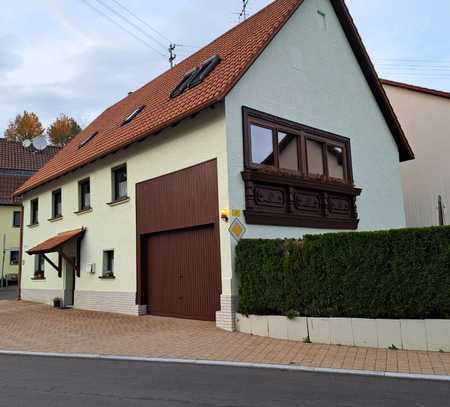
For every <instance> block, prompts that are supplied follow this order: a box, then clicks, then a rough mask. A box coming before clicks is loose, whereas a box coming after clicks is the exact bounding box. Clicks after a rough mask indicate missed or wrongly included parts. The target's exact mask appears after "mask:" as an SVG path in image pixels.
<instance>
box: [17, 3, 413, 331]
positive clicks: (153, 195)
mask: <svg viewBox="0 0 450 407" xmlns="http://www.w3.org/2000/svg"><path fill="white" fill-rule="evenodd" d="M412 158H413V153H412V150H411V148H410V147H409V145H408V142H407V140H406V138H405V136H404V134H403V131H402V129H401V127H400V125H399V123H398V121H397V119H396V116H395V114H394V113H393V110H392V108H391V106H390V104H389V101H388V99H387V98H386V95H385V93H384V91H383V88H382V86H381V85H380V82H379V79H378V77H377V75H376V73H375V71H374V69H373V66H372V64H371V62H370V60H369V57H368V55H367V53H366V51H365V49H364V47H363V45H362V43H361V40H360V37H359V36H358V34H357V32H356V28H355V26H354V25H353V22H352V19H351V17H350V15H349V12H348V10H347V8H346V6H345V4H344V2H343V1H341V0H333V1H329V0H319V1H317V0H304V1H301V0H278V1H275V2H274V3H272V4H270V5H269V6H267V7H266V8H264V9H263V10H261V11H260V12H258V13H257V14H255V15H254V16H253V17H251V18H249V19H247V20H246V21H245V22H243V23H241V24H240V25H238V26H236V27H235V28H233V29H232V30H230V31H228V32H227V33H225V34H223V35H222V36H221V37H219V38H217V39H216V40H215V41H213V42H212V43H211V44H209V45H207V46H206V47H205V48H203V49H201V50H200V51H198V52H197V53H195V54H193V55H192V56H191V57H189V58H187V59H185V60H184V61H182V62H180V63H179V64H178V65H176V66H175V67H174V68H173V69H170V70H169V71H167V72H165V73H163V74H162V75H160V76H158V77H157V78H156V79H154V80H153V81H151V82H150V83H148V84H146V85H144V86H143V87H142V88H140V89H138V90H137V91H135V92H133V93H131V94H130V95H128V96H127V97H125V98H124V99H122V100H121V101H119V102H118V103H116V104H115V105H113V106H111V107H110V108H108V109H107V110H105V111H104V112H103V113H102V114H101V115H100V116H99V117H98V118H97V119H96V120H94V121H93V122H92V123H91V124H90V125H89V126H88V127H87V128H86V129H85V130H84V131H83V132H82V133H81V134H79V135H78V136H77V137H76V138H74V139H73V140H72V141H71V142H70V143H69V144H68V145H67V146H66V147H65V148H64V149H63V150H62V151H61V152H60V153H59V154H58V155H57V156H56V157H55V159H54V160H52V161H51V162H49V163H48V164H47V165H46V166H45V167H43V168H42V169H41V170H40V171H39V172H38V173H37V174H35V175H34V176H33V177H32V178H30V179H29V180H28V181H27V182H26V183H25V184H24V185H23V186H22V187H21V188H19V189H18V190H17V191H16V194H17V195H20V196H22V197H23V200H24V211H25V212H24V213H25V221H26V226H24V239H23V245H24V251H25V252H26V253H27V255H26V256H25V258H24V265H23V269H22V276H21V280H22V298H23V299H27V300H33V301H41V302H46V303H50V302H51V301H52V299H53V298H54V297H57V296H60V297H63V300H64V303H65V304H66V305H69V306H70V305H73V306H74V307H77V308H83V309H90V310H102V311H114V312H123V313H129V314H135V315H137V314H144V313H150V314H153V315H163V316H174V317H184V318H194V319H204V320H214V319H215V320H216V324H217V326H219V327H222V328H224V329H233V328H234V317H235V314H234V311H235V307H236V302H237V298H238V297H237V288H236V287H237V283H236V277H235V275H234V268H233V253H234V248H235V245H236V239H235V237H236V238H238V237H239V236H235V237H233V236H231V233H230V231H229V229H230V227H231V225H233V227H231V229H232V231H234V232H235V233H236V232H237V234H238V235H239V234H240V235H241V234H242V232H245V234H244V237H247V238H287V237H300V236H302V235H303V234H305V233H321V232H324V231H335V230H356V229H358V230H374V229H385V228H399V227H403V226H405V219H404V209H403V198H402V191H401V180H400V161H406V160H409V159H412ZM59 202H62V204H61V205H60V204H59ZM238 220H239V221H240V222H241V223H240V225H236V224H235V223H234V222H237V221H238Z"/></svg>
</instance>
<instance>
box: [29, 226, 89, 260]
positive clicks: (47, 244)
mask: <svg viewBox="0 0 450 407" xmlns="http://www.w3.org/2000/svg"><path fill="white" fill-rule="evenodd" d="M85 231H86V229H84V228H81V229H76V230H70V231H68V232H62V233H59V234H57V235H56V236H53V237H51V238H50V239H47V240H46V241H44V242H42V243H39V244H38V245H37V246H34V247H33V248H31V249H30V250H27V253H28V254H41V253H51V252H54V251H56V250H57V249H58V248H59V247H60V246H62V245H63V244H64V243H67V242H68V241H69V240H72V239H76V238H78V237H81V236H82V235H83V234H84V232H85Z"/></svg>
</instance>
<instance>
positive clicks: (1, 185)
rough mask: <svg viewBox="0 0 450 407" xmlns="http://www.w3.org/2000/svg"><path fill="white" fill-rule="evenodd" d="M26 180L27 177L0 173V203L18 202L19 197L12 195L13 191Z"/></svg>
mask: <svg viewBox="0 0 450 407" xmlns="http://www.w3.org/2000/svg"><path fill="white" fill-rule="evenodd" d="M26 180H27V177H19V176H15V175H1V174H0V205H14V204H20V198H19V197H17V196H15V197H13V193H14V191H15V190H16V189H17V188H19V187H20V186H21V185H22V184H23V183H24V182H25V181H26Z"/></svg>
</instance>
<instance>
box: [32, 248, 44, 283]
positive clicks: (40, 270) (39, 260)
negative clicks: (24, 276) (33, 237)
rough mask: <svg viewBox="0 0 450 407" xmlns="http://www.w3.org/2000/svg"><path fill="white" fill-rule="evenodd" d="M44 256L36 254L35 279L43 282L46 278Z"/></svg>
mask: <svg viewBox="0 0 450 407" xmlns="http://www.w3.org/2000/svg"><path fill="white" fill-rule="evenodd" d="M44 261H45V260H44V256H43V255H42V254H36V255H35V256H34V279H35V280H42V279H44V278H45V269H44Z"/></svg>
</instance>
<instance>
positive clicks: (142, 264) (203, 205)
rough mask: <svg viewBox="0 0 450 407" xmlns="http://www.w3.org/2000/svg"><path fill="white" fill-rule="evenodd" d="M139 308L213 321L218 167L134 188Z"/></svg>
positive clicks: (211, 165) (216, 298) (209, 166)
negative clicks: (140, 306) (140, 305)
mask: <svg viewBox="0 0 450 407" xmlns="http://www.w3.org/2000/svg"><path fill="white" fill-rule="evenodd" d="M136 194H137V200H136V202H137V232H138V247H137V250H138V259H139V260H140V261H139V264H138V287H140V289H139V290H138V303H139V304H146V305H148V306H149V312H150V313H151V314H155V315H164V316H174V317H183V318H194V319H205V320H214V319H215V312H216V311H217V310H218V309H219V308H220V292H221V275H220V248H219V224H218V219H219V209H218V203H217V166H216V161H215V160H214V161H209V162H206V163H203V164H200V165H197V166H194V167H190V168H187V169H184V170H182V171H178V172H175V173H172V174H168V175H165V176H162V177H159V178H155V179H152V180H149V181H146V182H143V183H140V184H138V185H137V189H136Z"/></svg>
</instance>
